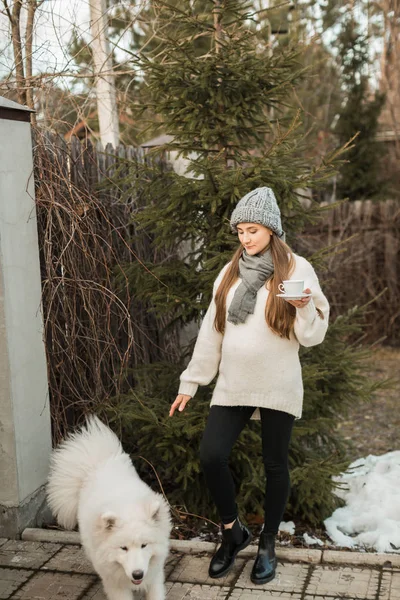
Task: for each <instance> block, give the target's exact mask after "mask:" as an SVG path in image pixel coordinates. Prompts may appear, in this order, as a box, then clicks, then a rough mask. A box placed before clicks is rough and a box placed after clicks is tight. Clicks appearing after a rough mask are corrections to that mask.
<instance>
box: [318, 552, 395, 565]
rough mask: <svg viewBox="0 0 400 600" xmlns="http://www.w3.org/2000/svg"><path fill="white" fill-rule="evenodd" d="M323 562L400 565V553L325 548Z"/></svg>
mask: <svg viewBox="0 0 400 600" xmlns="http://www.w3.org/2000/svg"><path fill="white" fill-rule="evenodd" d="M322 562H323V563H333V564H348V565H385V564H389V565H391V566H392V567H400V554H385V553H384V552H381V553H378V552H346V551H344V550H342V551H341V552H338V551H337V550H324V551H323V555H322Z"/></svg>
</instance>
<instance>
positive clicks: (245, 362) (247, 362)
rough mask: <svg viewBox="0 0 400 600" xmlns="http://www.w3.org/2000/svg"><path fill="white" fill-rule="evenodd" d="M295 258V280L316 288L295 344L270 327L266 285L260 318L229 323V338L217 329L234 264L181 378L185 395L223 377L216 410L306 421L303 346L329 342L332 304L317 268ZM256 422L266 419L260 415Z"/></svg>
mask: <svg viewBox="0 0 400 600" xmlns="http://www.w3.org/2000/svg"><path fill="white" fill-rule="evenodd" d="M294 258H295V268H294V270H293V272H292V274H291V276H290V278H291V279H301V280H304V289H306V288H310V289H311V292H312V298H311V300H310V302H309V303H308V304H307V306H305V307H302V308H298V309H296V312H297V314H296V318H295V323H294V335H293V334H292V335H291V339H290V340H288V339H283V338H280V337H279V336H278V335H276V334H275V333H273V332H272V330H271V329H270V328H269V327H268V325H267V324H266V321H265V316H264V311H265V303H266V301H267V298H268V294H269V291H268V290H267V289H266V287H265V286H263V287H261V288H260V290H259V291H258V294H257V301H256V306H255V310H254V314H252V315H249V316H248V317H247V319H246V321H245V323H240V324H239V325H234V324H233V323H230V322H229V321H226V326H225V333H224V334H221V333H218V332H217V331H216V330H215V328H214V317H215V311H216V307H215V300H214V299H215V293H216V291H217V289H218V287H219V284H220V283H221V280H222V277H223V275H224V273H225V270H226V269H227V267H228V265H229V263H228V265H225V267H224V268H223V269H222V271H221V272H220V273H219V275H218V277H217V279H216V280H215V283H214V290H213V299H212V301H211V303H210V306H209V307H208V310H207V313H206V315H205V317H204V320H203V322H202V325H201V328H200V331H199V334H198V337H197V341H196V345H195V347H194V351H193V356H192V359H191V360H190V362H189V364H188V366H187V368H186V369H185V371H184V372H183V373H182V375H181V377H180V380H181V383H180V386H179V393H180V394H187V395H189V396H192V397H193V396H194V395H195V393H196V391H197V388H198V386H199V385H208V384H209V383H210V382H211V381H212V380H213V379H214V377H215V375H216V374H217V372H218V373H219V374H218V380H217V383H216V386H215V389H214V393H213V396H212V401H211V406H212V405H215V404H216V405H220V406H255V407H265V408H272V409H275V410H281V411H284V412H287V413H290V414H292V415H294V416H295V417H296V418H297V419H299V418H300V417H301V414H302V405H303V381H302V376H301V365H300V360H299V354H298V353H299V344H301V345H303V346H315V345H316V344H320V343H321V342H322V341H323V339H324V337H325V333H326V330H327V328H328V319H329V304H328V301H327V299H326V298H325V296H324V294H323V293H322V291H321V288H320V285H319V281H318V278H317V275H316V273H315V271H314V269H313V267H312V266H311V264H310V263H309V262H308V261H307V260H306V259H305V258H303V257H301V256H297V255H296V254H295V255H294ZM240 281H241V280H240V279H238V280H237V281H236V282H235V283H234V284H233V286H232V287H231V289H230V290H229V292H228V296H227V310H228V308H229V305H230V303H231V301H232V298H233V295H234V293H235V290H236V289H237V287H238V286H239V285H240ZM282 302H285V300H282ZM316 307H318V308H319V309H320V310H321V311H322V313H323V315H324V319H322V318H321V317H320V316H319V315H318V313H317V311H316ZM252 418H253V419H259V418H260V414H259V410H256V411H255V412H254V413H253V416H252Z"/></svg>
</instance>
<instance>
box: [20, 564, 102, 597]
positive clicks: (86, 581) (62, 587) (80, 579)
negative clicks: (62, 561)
mask: <svg viewBox="0 0 400 600" xmlns="http://www.w3.org/2000/svg"><path fill="white" fill-rule="evenodd" d="M92 582H93V577H90V576H88V575H77V574H74V575H70V574H67V573H44V572H43V571H42V572H39V573H35V575H34V576H33V577H32V579H30V580H29V581H28V582H27V583H26V584H25V585H24V586H23V587H22V588H21V589H20V590H19V591H18V592H17V593H16V594H15V595H14V596H13V600H14V599H15V600H17V599H18V600H78V598H80V597H81V595H82V593H83V592H84V591H85V589H86V588H88V587H89V585H90V584H91V583H92Z"/></svg>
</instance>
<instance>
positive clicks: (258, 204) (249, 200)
mask: <svg viewBox="0 0 400 600" xmlns="http://www.w3.org/2000/svg"><path fill="white" fill-rule="evenodd" d="M239 223H260V224H261V225H265V227H268V228H269V229H272V231H273V232H274V233H276V235H277V236H278V237H282V236H284V233H283V229H282V223H281V211H280V210H279V206H278V203H277V201H276V198H275V194H274V192H273V191H272V190H271V188H269V187H260V188H256V189H255V190H252V191H251V192H249V193H248V194H246V195H245V196H243V198H241V199H240V200H239V202H238V203H237V205H236V208H235V209H234V211H233V213H232V216H231V229H232V231H233V232H234V233H236V232H237V225H238V224H239Z"/></svg>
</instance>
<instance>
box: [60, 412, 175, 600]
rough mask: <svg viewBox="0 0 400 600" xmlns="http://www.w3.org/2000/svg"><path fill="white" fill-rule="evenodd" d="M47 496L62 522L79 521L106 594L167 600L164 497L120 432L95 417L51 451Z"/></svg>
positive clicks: (124, 599)
mask: <svg viewBox="0 0 400 600" xmlns="http://www.w3.org/2000/svg"><path fill="white" fill-rule="evenodd" d="M48 502H49V506H50V508H51V510H52V511H53V514H54V515H55V516H56V517H57V520H58V522H59V524H60V525H62V526H63V527H64V528H65V529H73V528H74V527H75V526H76V524H77V522H78V524H79V531H80V535H81V541H82V546H83V547H84V549H85V551H86V554H87V556H88V557H89V559H90V560H91V562H92V564H93V567H94V568H95V570H96V571H97V573H98V574H99V576H100V577H101V579H102V581H103V586H104V589H105V592H106V594H107V596H108V598H109V600H132V598H133V596H132V592H136V591H139V590H143V591H144V592H145V593H146V598H147V600H164V597H165V593H164V563H165V560H166V558H167V555H168V548H169V534H170V531H171V523H170V513H169V508H168V505H167V503H166V501H165V500H164V498H163V496H161V495H160V494H157V493H156V492H153V490H151V488H150V487H149V486H148V485H146V484H145V483H144V482H143V481H142V480H141V479H140V477H139V475H138V474H137V472H136V469H135V467H134V466H133V465H132V462H131V460H130V458H129V456H128V455H127V454H126V453H125V452H124V451H123V449H122V446H121V444H120V442H119V440H118V438H117V436H116V435H115V434H114V433H113V432H112V431H111V430H110V429H109V428H108V427H106V426H105V425H104V424H103V423H102V422H101V421H100V420H99V419H98V418H97V417H90V418H89V419H88V422H87V424H86V427H84V428H83V429H82V430H81V431H80V432H78V433H75V434H73V435H71V436H70V437H69V438H68V439H67V440H66V441H64V442H63V443H62V444H61V446H60V447H59V448H58V449H56V450H55V451H54V453H53V456H52V462H51V470H50V476H49V483H48Z"/></svg>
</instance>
